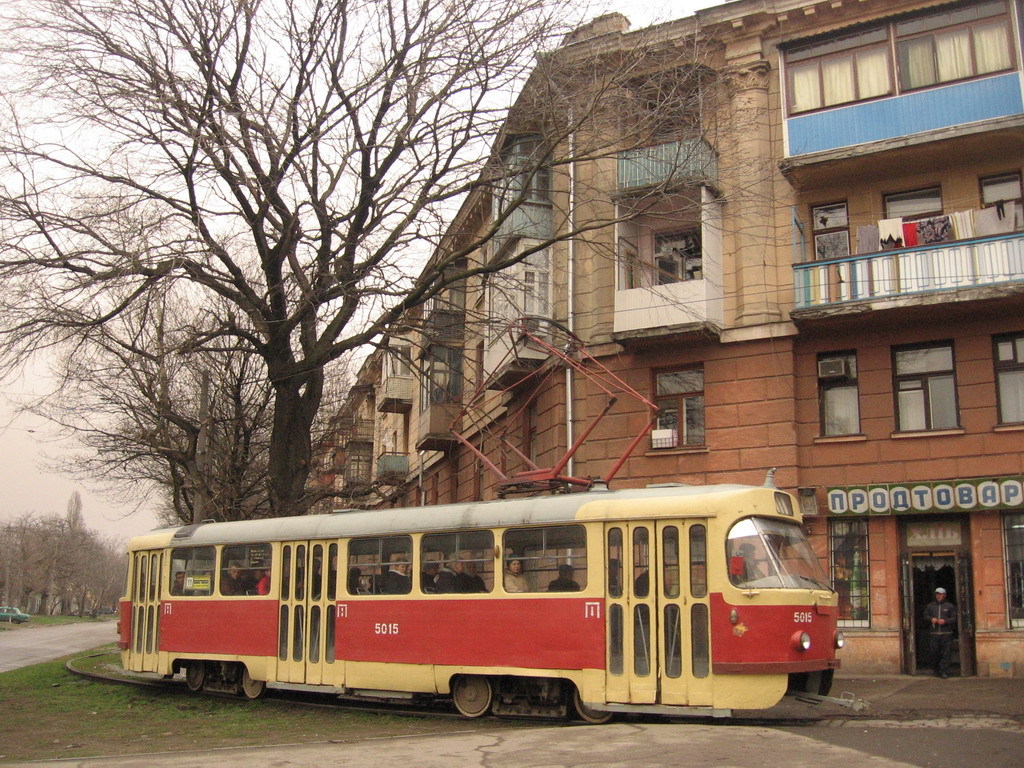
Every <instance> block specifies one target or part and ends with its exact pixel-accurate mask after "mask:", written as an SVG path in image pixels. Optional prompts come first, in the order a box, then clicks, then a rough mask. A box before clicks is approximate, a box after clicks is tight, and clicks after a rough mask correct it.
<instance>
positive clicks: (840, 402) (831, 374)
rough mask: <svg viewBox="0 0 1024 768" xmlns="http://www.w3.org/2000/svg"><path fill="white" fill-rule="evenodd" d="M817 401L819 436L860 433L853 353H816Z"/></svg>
mask: <svg viewBox="0 0 1024 768" xmlns="http://www.w3.org/2000/svg"><path fill="white" fill-rule="evenodd" d="M818 401H819V417H820V423H821V434H822V436H824V437H830V436H833V435H857V434H860V397H859V392H858V387H857V355H856V354H855V353H853V352H826V353H823V354H820V355H818Z"/></svg>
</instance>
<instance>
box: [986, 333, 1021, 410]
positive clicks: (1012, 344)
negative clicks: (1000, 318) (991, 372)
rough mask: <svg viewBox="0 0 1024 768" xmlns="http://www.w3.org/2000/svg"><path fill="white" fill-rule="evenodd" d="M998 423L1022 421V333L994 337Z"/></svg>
mask: <svg viewBox="0 0 1024 768" xmlns="http://www.w3.org/2000/svg"><path fill="white" fill-rule="evenodd" d="M993 358H994V360H995V368H996V395H997V398H998V402H999V423H1000V424H1020V423H1021V422H1024V333H1011V334H1007V335H1005V336H996V337H995V354H994V355H993Z"/></svg>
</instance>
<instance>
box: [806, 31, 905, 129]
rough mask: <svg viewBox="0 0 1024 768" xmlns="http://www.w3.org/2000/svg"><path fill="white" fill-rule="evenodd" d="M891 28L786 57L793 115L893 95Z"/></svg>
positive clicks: (809, 48)
mask: <svg viewBox="0 0 1024 768" xmlns="http://www.w3.org/2000/svg"><path fill="white" fill-rule="evenodd" d="M888 41H889V30H888V28H884V27H883V28H881V29H872V30H868V31H866V32H859V33H857V34H854V35H847V36H844V37H841V38H838V39H834V40H829V41H827V42H825V43H818V44H815V45H811V46H805V47H803V48H799V49H794V50H792V51H790V52H789V53H788V54H787V55H786V61H787V63H788V66H787V71H788V75H789V83H788V84H789V88H788V90H789V111H790V112H806V111H808V110H812V109H821V108H822V107H831V106H835V105H837V104H846V103H848V102H851V101H862V100H864V99H872V98H876V97H878V96H887V95H889V94H890V93H892V76H891V74H890V73H891V71H892V65H891V64H890V62H889V45H888Z"/></svg>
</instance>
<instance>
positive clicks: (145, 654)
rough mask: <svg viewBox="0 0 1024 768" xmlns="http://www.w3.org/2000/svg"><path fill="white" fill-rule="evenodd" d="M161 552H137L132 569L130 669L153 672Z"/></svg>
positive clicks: (157, 637) (155, 653) (155, 654)
mask: <svg viewBox="0 0 1024 768" xmlns="http://www.w3.org/2000/svg"><path fill="white" fill-rule="evenodd" d="M162 573H163V553H162V552H136V553H135V563H134V569H133V571H132V574H133V575H132V590H131V601H132V641H131V642H132V653H131V654H130V656H129V667H130V669H131V671H133V672H156V668H157V656H158V653H159V650H160V648H159V646H160V588H161V575H162Z"/></svg>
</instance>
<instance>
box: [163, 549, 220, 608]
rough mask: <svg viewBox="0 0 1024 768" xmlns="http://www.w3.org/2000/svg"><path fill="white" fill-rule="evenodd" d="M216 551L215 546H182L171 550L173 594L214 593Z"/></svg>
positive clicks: (194, 594)
mask: <svg viewBox="0 0 1024 768" xmlns="http://www.w3.org/2000/svg"><path fill="white" fill-rule="evenodd" d="M215 567H216V552H214V549H213V547H181V548H179V549H173V550H171V594H172V595H181V596H186V597H187V596H199V595H212V594H213V572H214V569H215Z"/></svg>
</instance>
